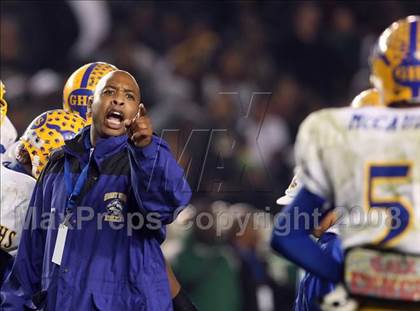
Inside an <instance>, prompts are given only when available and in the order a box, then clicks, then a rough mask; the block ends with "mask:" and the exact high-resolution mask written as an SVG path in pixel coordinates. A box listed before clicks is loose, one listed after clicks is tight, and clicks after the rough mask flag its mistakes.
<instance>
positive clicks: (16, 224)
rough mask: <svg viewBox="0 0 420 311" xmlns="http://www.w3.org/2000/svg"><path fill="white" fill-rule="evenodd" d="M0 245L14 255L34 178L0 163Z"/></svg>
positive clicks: (33, 185)
mask: <svg viewBox="0 0 420 311" xmlns="http://www.w3.org/2000/svg"><path fill="white" fill-rule="evenodd" d="M0 173H1V179H0V198H1V200H0V247H1V249H3V250H5V251H6V252H8V253H9V254H11V255H15V253H16V251H17V247H18V244H19V240H20V234H21V231H22V228H23V224H24V222H25V216H26V211H27V209H28V206H29V202H30V200H31V196H32V191H33V189H34V187H35V182H36V181H35V179H34V178H32V177H31V176H29V175H26V174H22V173H18V172H15V171H13V170H11V169H8V168H7V167H5V166H4V165H2V164H1V165H0Z"/></svg>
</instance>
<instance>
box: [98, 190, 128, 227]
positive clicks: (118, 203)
mask: <svg viewBox="0 0 420 311" xmlns="http://www.w3.org/2000/svg"><path fill="white" fill-rule="evenodd" d="M108 200H111V202H109V203H108V204H107V206H106V212H107V213H106V215H105V218H104V219H105V221H110V222H123V221H124V216H123V213H122V211H123V208H124V203H125V202H126V201H127V196H126V195H125V194H124V193H121V192H109V193H106V194H105V196H104V201H108Z"/></svg>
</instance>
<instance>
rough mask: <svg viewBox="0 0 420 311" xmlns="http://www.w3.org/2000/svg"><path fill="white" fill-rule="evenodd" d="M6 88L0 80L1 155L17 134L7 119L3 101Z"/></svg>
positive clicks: (5, 106) (5, 105)
mask: <svg viewBox="0 0 420 311" xmlns="http://www.w3.org/2000/svg"><path fill="white" fill-rule="evenodd" d="M5 94H6V87H5V85H4V84H3V82H2V81H1V80H0V127H1V131H0V135H1V141H0V153H1V154H3V153H4V152H5V151H6V149H7V148H9V147H10V146H11V145H12V144H13V143H14V142H15V141H16V138H17V132H16V129H15V127H14V126H13V124H12V122H10V120H9V118H8V117H7V101H6V99H5Z"/></svg>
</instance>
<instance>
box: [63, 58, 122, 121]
mask: <svg viewBox="0 0 420 311" xmlns="http://www.w3.org/2000/svg"><path fill="white" fill-rule="evenodd" d="M115 70H117V67H115V66H114V65H111V64H108V63H104V62H94V63H89V64H86V65H83V66H82V67H80V68H79V69H77V70H76V71H75V72H73V73H72V75H71V76H70V77H69V78H68V80H67V82H66V84H65V85H64V89H63V109H64V110H65V111H68V112H72V113H75V114H78V115H79V116H81V117H82V118H83V119H85V120H86V125H89V124H90V123H91V122H92V120H91V116H89V115H88V112H87V103H88V100H89V97H91V96H93V92H94V91H95V88H96V85H97V84H98V82H99V80H100V79H101V78H102V77H103V76H105V75H106V74H107V73H108V72H111V71H115Z"/></svg>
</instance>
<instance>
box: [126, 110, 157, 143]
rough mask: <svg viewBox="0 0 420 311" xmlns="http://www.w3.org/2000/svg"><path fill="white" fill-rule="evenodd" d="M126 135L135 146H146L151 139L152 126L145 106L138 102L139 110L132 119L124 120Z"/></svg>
mask: <svg viewBox="0 0 420 311" xmlns="http://www.w3.org/2000/svg"><path fill="white" fill-rule="evenodd" d="M125 127H126V128H127V135H128V137H129V138H130V139H131V140H132V141H133V143H134V145H135V146H136V147H146V146H147V145H149V144H150V142H151V141H152V135H153V127H152V122H151V120H150V118H149V117H148V116H147V111H146V108H145V107H144V105H143V104H140V107H139V112H138V113H137V115H136V116H135V118H134V119H133V120H126V121H125Z"/></svg>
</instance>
